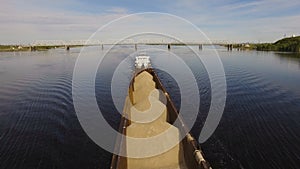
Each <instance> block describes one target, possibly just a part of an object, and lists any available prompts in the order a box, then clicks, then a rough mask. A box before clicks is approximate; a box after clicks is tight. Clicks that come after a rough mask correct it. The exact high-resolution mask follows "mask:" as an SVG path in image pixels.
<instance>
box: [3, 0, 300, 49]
mask: <svg viewBox="0 0 300 169" xmlns="http://www.w3.org/2000/svg"><path fill="white" fill-rule="evenodd" d="M0 3H1V9H0V22H1V24H0V44H12V43H32V42H34V41H38V40H83V39H88V38H89V37H90V36H91V35H92V34H93V33H94V32H95V31H97V30H98V29H99V28H100V27H102V26H104V25H105V24H107V23H109V22H110V21H112V20H115V19H118V18H120V17H123V16H126V15H129V14H134V13H142V12H160V13H169V14H172V15H176V16H178V17H181V18H184V19H186V20H188V21H189V22H191V23H193V24H194V25H196V26H197V27H198V28H199V29H200V30H201V31H202V32H203V33H205V35H207V37H208V38H209V39H212V40H215V41H218V40H219V41H221V40H228V41H233V42H255V43H256V42H274V41H276V40H278V39H281V38H283V37H284V35H286V36H292V35H300V10H299V9H300V1H299V0H289V1H286V0H135V1H133V0H86V1H83V0H26V1H23V0H9V1H8V0H0ZM140 17H143V16H140ZM156 19H158V20H161V19H160V18H156ZM153 23H155V22H153ZM157 23H160V25H158V24H153V25H151V24H150V23H149V24H147V28H148V29H150V30H151V28H153V29H155V28H157V27H158V26H161V27H164V28H165V29H168V26H167V25H164V24H163V23H161V22H157ZM125 24H128V25H130V27H128V26H127V27H126V29H125V28H124V29H122V25H121V27H119V29H120V31H126V30H131V31H133V32H134V30H135V26H140V25H143V24H144V23H140V25H139V24H138V23H136V22H134V24H133V23H131V22H130V21H129V22H127V23H125ZM119 26H120V25H119ZM172 29H173V28H172ZM176 31H178V32H180V33H183V34H184V33H188V32H189V31H188V30H187V29H184V28H182V27H180V28H179V27H178V28H177V30H176ZM116 32H118V31H117V30H115V31H110V32H107V34H114V33H116ZM106 38H109V37H106Z"/></svg>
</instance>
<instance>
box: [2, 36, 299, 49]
mask: <svg viewBox="0 0 300 169" xmlns="http://www.w3.org/2000/svg"><path fill="white" fill-rule="evenodd" d="M151 45H154V44H151ZM157 45H159V44H157ZM171 45H181V44H171ZM182 45H184V44H182ZM82 46H83V45H72V46H65V45H60V46H22V45H0V52H17V51H48V50H50V49H56V48H64V49H66V50H69V49H70V48H75V47H82ZM224 46H226V45H224ZM232 47H233V48H236V49H238V50H257V51H276V52H294V53H300V36H296V37H289V38H284V39H281V40H278V41H277V42H275V43H241V44H232Z"/></svg>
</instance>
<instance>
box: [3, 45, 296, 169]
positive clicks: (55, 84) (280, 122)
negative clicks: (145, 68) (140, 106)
mask: <svg viewBox="0 0 300 169" xmlns="http://www.w3.org/2000/svg"><path fill="white" fill-rule="evenodd" d="M107 48H108V47H106V46H105V50H104V51H102V50H101V47H89V48H87V51H89V52H88V55H91V56H100V54H101V53H102V52H107ZM147 48H153V46H151V47H149V46H142V47H139V49H147ZM155 48H159V49H165V48H166V47H165V46H155ZM192 48H194V49H195V51H197V52H198V54H199V55H201V56H203V57H209V56H210V55H211V53H212V51H213V47H210V46H204V49H203V51H198V50H197V48H196V47H192ZM80 51H81V49H80V48H72V49H71V50H70V51H65V50H62V49H55V50H50V51H43V52H15V53H13V52H10V53H0V168H1V169H31V168H32V169H36V168H42V169H54V168H55V169H56V168H57V169H71V168H82V169H83V168H86V169H92V168H100V169H102V168H104V169H106V168H107V169H108V168H109V165H110V160H111V154H110V153H109V152H107V151H105V150H103V149H102V148H100V147H98V146H97V145H96V144H95V143H94V142H93V141H92V140H91V139H90V138H89V137H88V136H87V134H85V132H84V131H83V129H82V128H81V126H80V123H79V121H78V119H77V116H76V113H75V109H74V105H73V99H72V75H73V69H74V65H75V63H76V59H77V58H78V55H79V53H80ZM217 51H218V54H219V56H220V58H221V60H222V63H223V65H224V70H225V75H226V81H227V100H226V105H225V110H224V113H223V117H222V119H221V121H220V124H219V126H218V128H217V129H216V131H215V133H214V134H213V135H212V137H211V138H210V139H208V140H207V141H206V142H205V143H203V144H201V146H202V149H203V151H204V153H205V156H206V158H207V160H208V161H209V162H210V163H211V165H212V166H213V168H246V169H252V168H253V169H254V168H272V169H276V168H278V169H279V168H289V169H290V168H300V155H299V154H300V132H299V131H300V87H299V86H300V57H299V55H297V54H292V53H274V52H256V51H231V52H228V51H226V49H225V48H222V47H217ZM132 52H134V47H132V46H131V47H130V46H125V47H116V48H114V49H112V50H111V51H110V52H109V54H108V57H106V58H105V59H104V63H103V64H102V65H100V68H99V69H98V73H97V76H96V83H95V89H96V97H97V101H98V105H99V107H100V109H101V110H102V114H103V115H104V117H105V118H106V120H107V121H108V122H109V124H110V125H111V126H112V127H113V128H115V129H116V128H118V124H119V122H120V115H119V114H118V113H117V110H116V108H115V106H114V105H113V103H112V97H111V94H110V93H111V88H110V87H111V86H110V83H111V79H112V75H113V72H114V70H115V69H116V67H117V66H118V65H119V63H121V61H122V60H123V59H124V58H125V57H127V56H128V55H129V54H130V53H132ZM170 52H173V53H175V54H177V55H178V56H180V57H181V58H182V59H183V60H184V61H185V63H186V64H187V65H188V66H189V67H190V69H191V70H192V72H193V74H194V76H195V77H196V80H197V83H198V84H197V85H198V87H199V93H200V98H201V102H200V109H199V113H198V114H199V115H198V118H197V120H196V123H195V124H194V125H193V128H192V130H191V132H192V134H193V135H194V136H195V137H196V138H198V137H199V134H200V131H201V127H202V126H203V122H204V121H205V118H206V115H207V113H208V110H209V107H210V99H211V96H210V95H211V88H210V82H209V78H208V73H207V71H206V70H205V68H204V66H203V64H202V63H201V62H200V60H199V59H198V58H197V57H195V55H194V54H192V53H191V51H190V50H186V49H185V47H180V46H177V47H176V46H175V47H172V49H171V51H170ZM163 53H168V51H166V52H159V51H153V52H151V51H149V52H148V54H149V55H150V56H151V55H152V56H153V57H152V58H151V59H152V61H153V67H155V65H156V64H155V63H156V61H157V60H158V59H159V57H160V55H163ZM131 61H132V62H133V61H134V60H131ZM170 64H172V61H170ZM133 65H134V63H132V66H131V67H128V72H124V74H125V76H126V77H127V78H130V75H131V73H132V70H133ZM86 66H89V65H88V64H87V65H86ZM178 68H180V66H179V67H178ZM157 72H158V75H159V77H160V79H161V80H162V82H163V84H164V85H165V87H166V88H167V90H168V92H169V93H170V96H171V98H172V99H173V101H174V102H175V105H176V106H177V107H178V108H180V107H179V105H180V99H179V98H180V97H179V96H180V92H179V89H178V86H177V84H176V82H175V80H174V79H173V78H172V77H171V76H170V75H169V74H168V73H166V72H164V71H160V70H157ZM82 80H85V79H82ZM120 84H122V82H121V81H120ZM126 85H127V84H124V85H123V86H126ZM75 87H76V86H75ZM189 92H190V93H191V94H192V93H194V91H189ZM99 132H105V131H101V130H99Z"/></svg>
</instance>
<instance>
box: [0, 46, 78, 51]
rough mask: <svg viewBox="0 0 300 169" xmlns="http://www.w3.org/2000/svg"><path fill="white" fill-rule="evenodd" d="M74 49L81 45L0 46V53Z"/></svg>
mask: <svg viewBox="0 0 300 169" xmlns="http://www.w3.org/2000/svg"><path fill="white" fill-rule="evenodd" d="M76 47H82V45H73V46H64V45H58V46H18V45H0V52H22V51H47V50H50V49H56V48H62V49H67V48H76Z"/></svg>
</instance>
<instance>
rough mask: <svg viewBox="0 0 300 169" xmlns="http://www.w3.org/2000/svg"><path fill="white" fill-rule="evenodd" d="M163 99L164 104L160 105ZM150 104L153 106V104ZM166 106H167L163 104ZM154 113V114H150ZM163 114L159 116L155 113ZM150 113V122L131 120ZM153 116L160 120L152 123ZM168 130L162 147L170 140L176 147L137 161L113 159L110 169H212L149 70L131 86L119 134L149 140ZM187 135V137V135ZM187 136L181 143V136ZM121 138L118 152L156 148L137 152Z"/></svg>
mask: <svg viewBox="0 0 300 169" xmlns="http://www.w3.org/2000/svg"><path fill="white" fill-rule="evenodd" d="M161 95H163V97H164V101H161ZM150 102H151V103H150ZM163 102H164V103H163ZM150 109H151V110H150ZM159 110H163V111H162V113H161V114H160V115H159V116H157V113H156V111H159ZM146 111H147V112H148V115H149V122H142V123H139V122H138V121H135V120H132V119H138V117H134V116H136V115H137V114H136V113H137V112H146ZM153 116H155V117H158V118H155V120H154V121H153V120H152V119H153ZM177 118H178V120H179V121H180V123H181V125H178V126H175V125H174V122H175V120H176V119H177ZM166 130H169V133H168V135H167V136H166V140H165V141H163V142H160V143H159V144H160V145H159V146H157V147H160V146H162V147H163V146H165V144H168V141H167V140H168V139H170V138H172V139H177V140H178V143H177V145H175V146H173V147H171V148H170V149H168V150H167V151H165V152H163V153H161V154H157V155H155V156H150V157H143V158H136V157H128V156H127V157H125V156H124V157H123V156H119V155H115V154H114V155H113V157H112V162H111V167H110V168H111V169H210V168H211V167H210V165H209V163H208V162H207V161H206V160H205V158H204V155H203V152H202V151H201V149H200V146H199V144H198V142H197V141H196V140H195V139H194V138H193V137H192V135H191V134H190V133H189V132H188V131H187V129H186V128H185V125H184V122H183V121H182V118H181V116H180V114H179V113H178V111H177V110H176V108H175V106H174V104H173V102H172V101H171V99H170V97H169V95H168V93H167V91H166V89H165V88H164V86H163V85H162V83H161V82H160V80H159V78H158V76H157V74H156V72H155V71H154V69H152V68H147V69H144V70H141V71H140V72H139V73H136V74H135V75H134V77H133V79H132V81H131V83H130V86H129V90H128V96H127V98H126V101H125V104H124V110H123V115H122V119H121V123H120V127H119V132H120V133H122V134H123V135H124V136H128V137H134V138H150V137H154V136H156V135H159V134H161V133H163V132H164V131H166ZM186 133H188V134H186ZM180 134H185V135H186V136H185V137H184V138H183V139H182V140H179V139H178V138H179V135H180ZM124 136H123V137H120V138H117V140H116V145H115V149H116V150H117V151H116V152H119V151H125V152H126V153H128V154H130V153H131V152H132V151H136V152H138V151H141V152H145V151H152V149H155V148H157V147H149V145H148V144H145V145H143V146H144V147H143V148H142V149H140V150H139V149H138V148H137V147H139V146H136V147H135V145H132V144H130V142H129V140H128V138H126V137H124Z"/></svg>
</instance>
